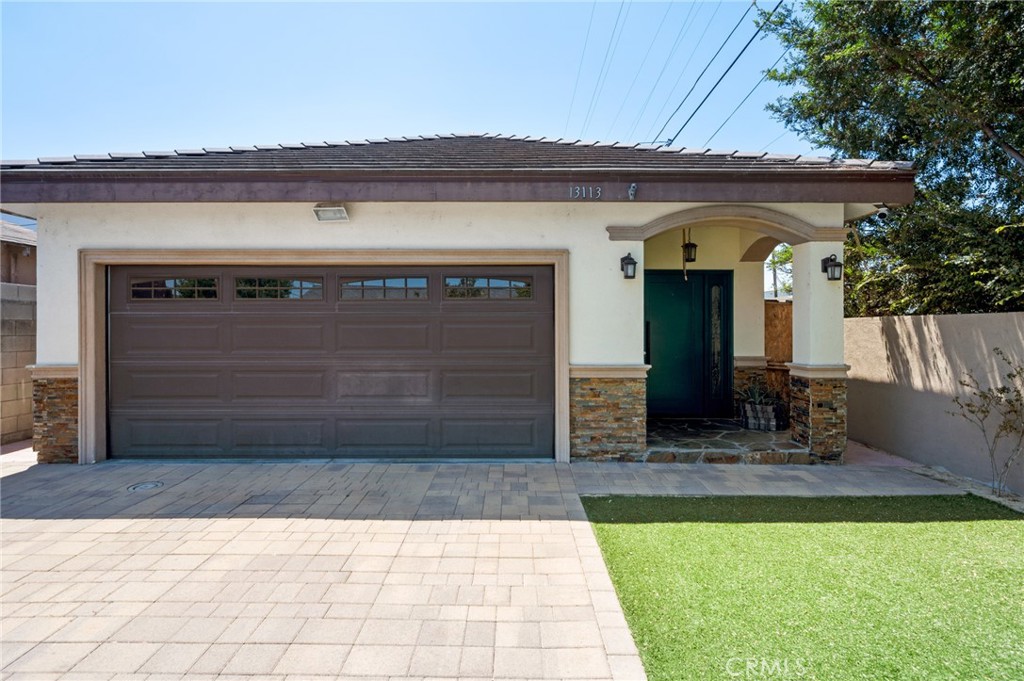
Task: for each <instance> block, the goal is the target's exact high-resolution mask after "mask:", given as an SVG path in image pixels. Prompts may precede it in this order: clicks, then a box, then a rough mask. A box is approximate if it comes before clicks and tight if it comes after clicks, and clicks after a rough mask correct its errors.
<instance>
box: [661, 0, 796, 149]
mask: <svg viewBox="0 0 1024 681" xmlns="http://www.w3.org/2000/svg"><path fill="white" fill-rule="evenodd" d="M783 1H784V0H779V2H778V4H776V5H775V7H774V8H773V9H772V11H771V12H769V13H768V17H767V18H766V19H765V20H764V22H763V23H761V24H760V25H759V26H758V27H757V30H756V31H754V35H752V36H750V40H748V41H747V44H746V45H744V46H743V49H742V50H740V53H739V54H737V55H736V58H735V59H733V60H732V63H731V64H729V66H728V68H726V69H725V73H723V74H722V75H721V77H720V78H719V79H718V80H717V81H715V84H714V85H712V86H711V89H710V90H708V93H707V94H706V95H704V99H702V100H700V104H698V105H697V108H696V109H694V110H693V113H691V114H690V117H689V118H687V119H686V121H685V122H684V123H683V124H682V125H681V126H679V129H678V130H676V134H674V135H672V139H670V140H669V141H668V144H669V146H671V145H672V143H673V142H675V141H676V138H678V137H679V134H680V133H681V132H682V131H683V128H685V127H686V126H687V125H688V124H689V123H690V121H692V120H693V117H694V116H696V115H697V112H698V111H700V108H701V107H702V106H704V102H706V101H708V97H710V96H711V94H712V93H713V92H714V91H715V89H716V88H717V87H718V86H719V84H720V83H721V82H722V80H723V79H724V78H725V77H726V76H727V75H728V74H729V71H731V70H732V67H733V66H735V65H736V62H738V61H739V60H740V57H742V56H743V53H744V52H746V51H747V48H748V47H750V43H752V42H754V38H756V37H757V36H758V35H760V33H761V28H762V27H763V26H764V25H765V23H767V22H768V21H769V20H770V19H771V18H772V15H773V14H775V10H777V9H778V8H779V7H781V6H782V3H783Z"/></svg>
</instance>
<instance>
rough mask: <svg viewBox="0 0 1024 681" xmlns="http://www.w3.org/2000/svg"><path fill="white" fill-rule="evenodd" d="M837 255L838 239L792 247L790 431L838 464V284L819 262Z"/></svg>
mask: <svg viewBox="0 0 1024 681" xmlns="http://www.w3.org/2000/svg"><path fill="white" fill-rule="evenodd" d="M831 255H835V256H836V257H837V258H838V259H839V260H842V259H843V243H842V242H841V241H812V242H808V243H803V244H799V245H796V246H793V362H792V363H791V364H790V365H789V369H790V374H789V377H790V379H789V380H790V395H791V397H790V400H791V402H790V429H791V431H792V433H793V439H794V440H796V441H797V442H800V443H801V444H805V445H807V448H808V449H809V450H810V452H811V455H812V457H813V458H814V459H816V460H818V461H821V462H828V463H841V462H842V457H843V453H844V452H845V450H846V372H847V369H849V367H847V366H846V365H845V364H844V363H843V282H842V281H828V279H827V277H826V276H825V273H824V272H822V271H821V261H822V259H823V258H827V257H829V256H831Z"/></svg>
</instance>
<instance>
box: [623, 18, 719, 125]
mask: <svg viewBox="0 0 1024 681" xmlns="http://www.w3.org/2000/svg"><path fill="white" fill-rule="evenodd" d="M689 4H690V8H689V9H688V10H687V12H686V17H685V18H684V19H683V25H682V26H680V27H679V32H678V33H676V37H675V40H674V41H673V42H672V49H670V50H669V52H668V56H667V57H665V63H664V64H662V65H661V71H659V72H658V77H657V78H656V79H655V81H654V85H652V86H651V91H650V92H648V93H647V98H646V99H645V100H644V105H643V106H642V107H640V113H639V114H637V116H636V118H635V119H634V120H633V126H632V127H631V128H630V129H629V133H628V134H627V135H626V139H633V133H634V132H635V131H636V126H638V125H640V121H641V120H642V119H643V117H644V112H646V111H647V106H648V105H649V104H650V103H651V97H653V96H654V92H655V90H657V89H658V83H660V82H661V78H662V76H664V75H665V71H666V70H667V69H668V65H669V64H670V63H671V62H672V57H674V56H675V54H676V50H677V49H679V45H680V44H681V43H682V41H683V38H684V37H685V36H686V34H687V32H689V30H690V26H692V25H693V21H696V20H697V15H696V14H694V13H693V8H694V7H695V6H696V4H697V3H689ZM721 6H722V3H721V0H719V3H718V4H717V5H715V12H717V11H718V8H719V7H721ZM699 11H700V10H698V12H699ZM691 15H693V21H691V20H690V16H691ZM711 16H712V18H714V14H712V15H711ZM704 30H705V31H706V30H707V29H706V28H705V29H704Z"/></svg>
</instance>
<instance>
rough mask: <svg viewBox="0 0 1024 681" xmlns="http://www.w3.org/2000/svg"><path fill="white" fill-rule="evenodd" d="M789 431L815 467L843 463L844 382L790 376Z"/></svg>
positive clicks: (844, 444) (843, 379)
mask: <svg viewBox="0 0 1024 681" xmlns="http://www.w3.org/2000/svg"><path fill="white" fill-rule="evenodd" d="M789 385H790V418H789V423H790V430H791V432H792V433H793V439H794V440H795V441H796V442H798V443H800V444H802V445H804V446H805V447H807V448H808V450H809V451H810V454H811V459H812V460H813V461H814V462H816V463H836V464H838V463H842V462H843V454H844V453H845V452H846V379H845V378H808V377H805V376H794V375H793V374H790V379H789Z"/></svg>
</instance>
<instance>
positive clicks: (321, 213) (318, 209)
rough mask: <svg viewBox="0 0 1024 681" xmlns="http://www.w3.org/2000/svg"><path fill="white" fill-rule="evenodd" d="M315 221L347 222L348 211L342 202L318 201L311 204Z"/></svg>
mask: <svg viewBox="0 0 1024 681" xmlns="http://www.w3.org/2000/svg"><path fill="white" fill-rule="evenodd" d="M313 215H315V216H316V219H317V222H348V211H347V210H345V204H343V203H318V204H316V205H315V206H313Z"/></svg>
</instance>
